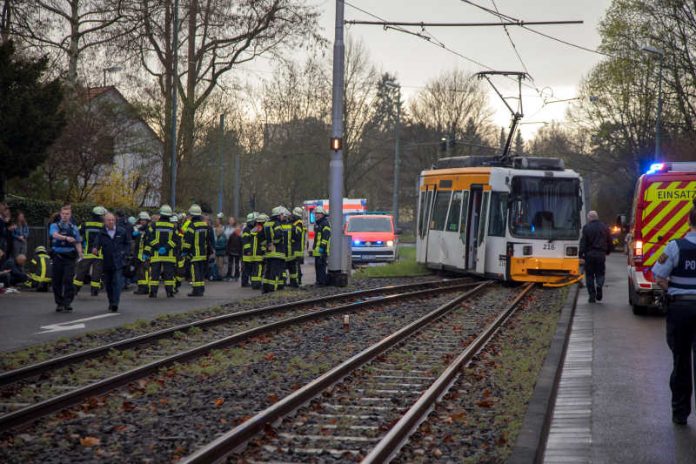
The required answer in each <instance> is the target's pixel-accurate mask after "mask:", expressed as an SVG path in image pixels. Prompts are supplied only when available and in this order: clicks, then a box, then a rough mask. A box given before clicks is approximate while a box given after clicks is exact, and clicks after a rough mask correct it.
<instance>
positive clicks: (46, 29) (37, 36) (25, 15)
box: [5, 0, 125, 88]
mask: <svg viewBox="0 0 696 464" xmlns="http://www.w3.org/2000/svg"><path fill="white" fill-rule="evenodd" d="M124 1H125V0H16V1H14V2H11V3H14V9H13V11H12V18H13V22H12V23H11V31H12V32H14V34H16V35H17V36H18V37H20V38H21V39H22V40H23V41H24V42H25V43H26V44H28V46H30V47H34V48H37V49H39V50H41V51H42V52H44V51H45V50H51V51H52V52H53V53H54V54H56V55H57V58H59V59H61V58H62V59H64V60H65V61H66V68H67V75H66V80H67V82H68V84H69V85H70V86H71V87H72V88H75V87H76V85H77V82H78V70H79V68H80V65H81V59H82V57H83V56H84V55H85V53H87V52H88V51H93V50H94V49H96V48H99V47H103V46H105V45H106V44H108V43H110V42H112V41H113V40H115V39H116V37H118V35H119V34H121V33H123V29H121V28H118V27H117V25H118V23H119V22H121V21H122V19H123V7H124ZM5 2H6V5H9V4H10V0H5ZM8 12H9V10H8ZM8 14H9V13H8Z"/></svg>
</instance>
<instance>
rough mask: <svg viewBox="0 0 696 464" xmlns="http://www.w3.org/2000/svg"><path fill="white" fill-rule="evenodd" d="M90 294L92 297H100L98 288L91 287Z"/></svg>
mask: <svg viewBox="0 0 696 464" xmlns="http://www.w3.org/2000/svg"><path fill="white" fill-rule="evenodd" d="M90 293H91V294H92V296H99V289H98V288H97V287H90Z"/></svg>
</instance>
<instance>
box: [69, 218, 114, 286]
mask: <svg viewBox="0 0 696 464" xmlns="http://www.w3.org/2000/svg"><path fill="white" fill-rule="evenodd" d="M105 214H106V208H104V207H103V206H95V207H94V209H93V210H92V220H91V221H86V222H85V223H84V224H80V235H81V236H82V238H83V239H84V244H83V247H84V250H85V256H84V258H83V259H82V260H80V262H79V263H77V270H76V271H75V280H73V284H74V285H75V293H79V292H80V289H81V288H82V286H83V285H84V283H85V280H86V279H87V276H90V283H89V286H90V290H91V294H92V296H97V295H99V289H100V288H101V271H102V257H101V255H100V254H93V253H92V250H93V249H95V248H94V240H95V238H96V237H97V235H99V232H100V231H101V230H102V228H103V227H104V215H105Z"/></svg>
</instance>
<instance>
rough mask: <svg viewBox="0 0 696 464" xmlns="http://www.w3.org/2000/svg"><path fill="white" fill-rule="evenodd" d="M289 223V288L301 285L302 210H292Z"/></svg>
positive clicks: (303, 238)
mask: <svg viewBox="0 0 696 464" xmlns="http://www.w3.org/2000/svg"><path fill="white" fill-rule="evenodd" d="M290 221H291V228H292V229H291V235H290V237H291V249H292V259H291V260H289V261H288V264H289V265H288V273H289V274H290V286H291V287H299V286H300V285H302V263H304V243H305V227H304V223H303V222H302V208H300V207H296V208H294V209H293V210H292V216H291V218H290Z"/></svg>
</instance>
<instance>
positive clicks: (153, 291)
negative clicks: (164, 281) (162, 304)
mask: <svg viewBox="0 0 696 464" xmlns="http://www.w3.org/2000/svg"><path fill="white" fill-rule="evenodd" d="M157 290H158V288H157V287H151V288H150V298H157Z"/></svg>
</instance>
